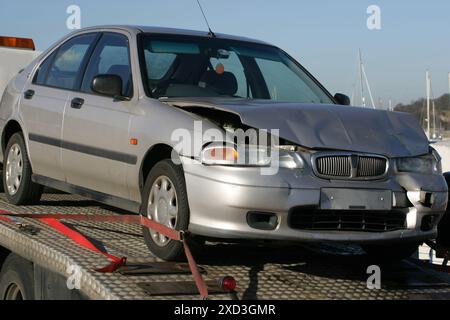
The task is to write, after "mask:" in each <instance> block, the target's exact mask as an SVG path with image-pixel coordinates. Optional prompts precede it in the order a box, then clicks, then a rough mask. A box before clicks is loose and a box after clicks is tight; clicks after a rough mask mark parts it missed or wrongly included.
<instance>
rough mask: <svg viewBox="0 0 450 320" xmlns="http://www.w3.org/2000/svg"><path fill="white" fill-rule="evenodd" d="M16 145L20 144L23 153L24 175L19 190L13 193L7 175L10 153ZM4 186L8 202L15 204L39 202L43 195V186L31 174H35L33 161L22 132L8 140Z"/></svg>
mask: <svg viewBox="0 0 450 320" xmlns="http://www.w3.org/2000/svg"><path fill="white" fill-rule="evenodd" d="M15 145H18V146H19V148H20V152H21V153H22V176H21V181H20V185H19V187H18V189H17V191H16V192H15V193H13V194H11V193H10V191H9V190H8V187H7V183H6V176H7V161H8V155H9V152H10V150H11V148H12V147H13V146H15ZM3 165H4V166H3V169H4V170H3V179H2V180H3V186H4V188H5V194H6V198H7V199H8V202H10V203H11V204H15V205H32V204H36V203H37V202H39V200H40V199H41V196H42V191H43V187H42V186H41V185H38V184H36V183H34V182H33V181H32V180H31V176H32V175H33V171H32V169H31V163H30V160H29V158H28V152H27V148H26V146H25V140H24V138H23V135H22V133H15V134H14V135H13V136H12V137H11V139H9V141H8V145H7V146H6V150H5V156H4V164H3Z"/></svg>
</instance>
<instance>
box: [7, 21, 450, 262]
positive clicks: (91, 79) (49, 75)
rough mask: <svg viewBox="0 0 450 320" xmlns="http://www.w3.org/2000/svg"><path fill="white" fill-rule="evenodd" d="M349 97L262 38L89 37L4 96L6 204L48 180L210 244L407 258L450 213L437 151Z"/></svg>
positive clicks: (411, 128)
mask: <svg viewBox="0 0 450 320" xmlns="http://www.w3.org/2000/svg"><path fill="white" fill-rule="evenodd" d="M349 103H350V102H349V99H348V97H346V96H345V95H342V94H337V95H335V96H332V95H331V94H330V93H329V92H328V91H327V90H326V89H325V88H324V87H323V86H321V85H320V84H319V82H318V81H317V80H316V79H314V78H313V77H312V75H311V74H309V73H308V72H307V71H306V70H305V69H304V68H303V67H302V66H301V65H300V64H299V63H298V62H296V61H295V60H294V59H293V58H291V57H290V56H289V55H288V54H287V53H285V52H284V51H282V50H280V49H279V48H277V47H274V46H272V45H270V44H267V43H264V42H260V41H255V40H251V39H246V38H240V37H234V36H227V35H221V34H212V33H204V32H194V31H185V30H173V29H162V28H149V27H134V26H107V27H95V28H88V29H83V30H81V31H77V32H75V33H72V34H70V35H69V36H67V37H65V38H64V39H63V40H61V41H60V42H58V43H57V44H56V45H54V46H52V47H51V48H50V49H48V50H47V51H46V52H44V53H43V54H42V55H41V56H40V57H39V58H37V59H36V60H35V61H34V62H33V63H32V64H31V65H30V66H28V67H27V68H26V69H25V70H23V71H22V72H20V73H19V74H18V75H17V76H16V77H15V78H14V79H13V80H12V81H11V83H10V84H9V85H8V87H7V89H6V90H5V93H4V95H3V98H2V101H1V107H0V129H1V133H2V136H1V144H2V148H1V150H2V153H1V157H0V161H1V162H2V163H3V184H4V188H5V190H6V196H7V198H8V200H9V201H10V202H11V203H13V204H16V205H26V204H32V203H36V202H37V201H39V199H40V197H41V193H42V188H43V186H48V187H52V188H56V189H60V190H63V191H66V192H69V193H74V194H80V195H83V196H86V197H90V198H92V199H95V200H97V201H100V202H103V203H106V204H109V205H112V206H116V207H119V208H123V209H126V210H129V211H132V212H135V213H140V214H141V215H145V216H148V217H149V218H151V219H153V220H155V221H158V222H160V223H162V224H165V225H167V226H169V227H170V228H175V229H178V230H187V231H190V232H191V233H192V235H194V236H195V237H196V238H197V239H199V242H200V240H201V239H209V238H213V239H227V240H230V239H234V240H236V239H239V240H242V239H246V240H251V239H252V240H274V241H280V240H281V241H294V242H304V241H333V242H344V243H358V244H362V245H363V248H364V249H365V250H366V251H367V252H368V253H369V254H374V255H382V256H384V257H392V258H402V257H405V256H407V255H410V254H411V253H412V252H413V251H414V250H416V249H417V245H418V244H419V243H421V242H422V241H424V240H426V239H432V238H435V237H436V233H437V224H438V222H439V220H440V218H441V216H442V215H443V214H444V212H445V209H446V206H447V196H448V187H447V184H446V182H445V180H444V178H443V177H442V172H441V171H442V170H441V167H440V158H439V155H438V154H437V153H436V152H435V151H434V150H433V149H432V148H431V147H430V146H429V142H428V139H427V137H426V136H425V134H424V132H423V130H422V128H421V127H420V125H419V123H418V122H417V121H416V120H415V119H414V118H413V117H412V116H411V115H408V114H404V113H396V112H387V111H382V110H368V109H364V108H354V107H349V106H346V105H348V104H349ZM255 137H256V140H255V139H254V138H255ZM238 138H240V139H238ZM143 232H144V236H145V240H146V243H147V244H148V247H149V249H150V250H151V251H152V252H153V253H154V254H155V255H157V256H158V257H160V258H162V259H166V260H175V259H179V258H180V257H181V256H182V254H183V251H182V246H181V244H180V243H178V242H175V241H171V240H169V239H168V238H167V237H165V236H164V235H161V234H159V233H157V232H154V231H151V230H148V229H144V231H143Z"/></svg>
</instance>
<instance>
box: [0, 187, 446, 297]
mask: <svg viewBox="0 0 450 320" xmlns="http://www.w3.org/2000/svg"><path fill="white" fill-rule="evenodd" d="M0 210H3V211H7V212H10V213H13V214H33V215H36V216H38V215H39V214H45V215H49V214H58V215H61V214H64V215H67V216H68V217H69V216H70V215H71V214H83V215H96V216H98V215H107V216H121V215H124V214H126V212H123V211H120V210H117V209H114V208H111V207H107V206H104V205H102V204H99V203H97V202H94V201H90V200H86V199H84V198H82V197H79V196H74V195H69V194H65V193H60V192H56V191H48V192H47V193H46V194H44V195H43V198H42V204H41V205H39V206H33V207H15V206H12V205H10V204H8V203H7V202H6V200H5V198H4V196H3V195H0ZM62 221H63V222H64V223H65V225H66V226H68V227H70V229H72V230H76V231H77V232H79V233H81V234H83V235H84V236H85V237H86V238H87V239H89V240H90V241H91V242H92V243H94V244H95V245H96V247H98V248H102V250H104V251H107V252H108V253H110V254H114V255H115V256H119V257H127V264H126V266H125V267H123V268H119V269H118V270H117V271H116V272H112V273H103V272H98V271H96V270H98V268H99V267H102V266H105V265H107V264H108V263H109V261H108V259H107V258H106V257H105V256H104V255H103V254H99V253H97V252H94V251H92V250H88V249H86V248H84V247H82V246H80V245H78V244H77V243H76V242H75V241H74V240H73V239H70V238H68V237H67V236H65V235H64V234H61V233H59V232H56V231H55V230H54V229H52V228H51V227H49V226H48V224H46V223H43V222H42V221H39V220H37V219H30V218H13V223H11V222H7V221H0V247H1V251H2V255H1V257H2V258H1V259H0V265H3V271H2V274H1V275H0V277H2V276H4V275H5V274H8V273H11V272H15V273H17V274H18V275H19V278H20V279H21V281H19V282H20V283H19V285H18V286H17V287H19V289H20V290H23V292H20V295H15V296H13V297H14V298H20V297H22V298H33V299H63V300H72V299H125V300H130V299H139V300H143V299H164V300H167V299H177V300H178V299H181V300H195V299H200V296H199V293H198V291H197V289H196V287H195V283H194V282H193V280H192V276H191V273H190V271H189V268H188V266H187V264H182V263H166V262H162V261H159V260H157V259H156V258H154V257H153V256H152V255H151V254H150V253H149V251H148V249H147V247H146V245H145V243H144V240H143V238H142V236H141V232H140V226H138V225H130V224H124V223H114V222H112V223H111V222H84V221H71V220H70V219H67V220H62ZM7 257H9V258H7ZM11 257H15V259H11ZM18 257H21V258H18ZM196 259H197V263H198V264H199V266H200V267H199V268H200V270H201V271H202V273H203V277H204V278H205V281H206V283H208V284H211V283H214V281H216V280H217V279H220V278H221V277H223V276H224V275H225V276H232V277H234V278H235V279H236V282H237V287H236V289H235V291H234V292H232V293H224V292H220V290H216V291H214V290H211V291H210V295H209V298H210V299H213V300H214V299H220V300H224V299H226V300H229V299H240V300H241V299H242V300H255V299H263V300H272V299H275V300H277V299H286V300H316V299H325V300H330V299H331V300H333V299H338V300H341V299H377V300H379V299H381V300H384V299H389V300H405V299H450V273H449V272H450V270H449V269H450V268H448V267H442V268H439V270H436V269H435V268H434V267H432V266H431V265H429V264H427V263H423V262H421V261H419V260H415V259H412V258H411V259H409V260H405V261H402V262H400V263H398V264H390V265H384V266H383V265H381V266H380V268H381V289H368V286H367V280H368V278H369V276H370V274H368V273H367V269H368V267H369V266H370V265H372V264H373V263H371V262H370V261H369V260H368V258H367V256H366V255H364V254H362V252H361V251H360V250H359V249H358V248H356V247H348V246H336V245H333V246H330V245H325V244H324V245H304V246H298V245H297V246H295V245H293V246H287V247H286V246H283V247H278V246H276V245H274V246H268V247H267V245H265V246H264V247H258V246H255V244H251V248H249V247H248V246H247V245H246V244H214V243H211V244H209V245H208V246H207V247H206V249H205V251H204V252H202V254H201V255H200V256H197V257H196ZM8 260H13V261H14V263H12V264H11V263H9V264H8ZM5 261H6V262H5ZM8 267H13V269H11V270H8ZM2 281H4V279H0V282H2ZM71 285H72V286H71ZM21 286H24V287H21ZM69 288H72V289H73V290H70V289H69ZM12 289H14V287H13V288H12ZM17 289H18V288H16V291H15V292H17ZM20 290H19V291H20ZM27 293H28V294H29V293H31V296H29V297H26V295H27Z"/></svg>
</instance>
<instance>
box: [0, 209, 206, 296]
mask: <svg viewBox="0 0 450 320" xmlns="http://www.w3.org/2000/svg"><path fill="white" fill-rule="evenodd" d="M11 218H29V219H37V220H39V221H41V222H44V223H46V224H47V225H48V226H50V227H51V228H53V229H55V230H56V231H58V232H59V233H61V234H63V235H65V236H67V237H68V238H70V239H71V240H73V241H74V242H75V243H77V244H78V245H79V246H81V247H83V248H86V249H88V250H91V251H94V252H96V253H99V254H102V255H104V256H105V257H107V258H108V259H109V260H110V261H111V264H110V265H108V266H106V267H103V268H101V269H98V270H96V271H97V272H102V273H111V272H115V271H116V270H117V269H119V268H120V267H122V266H124V265H125V264H126V258H125V257H123V258H119V257H116V256H114V255H111V254H109V253H107V252H104V251H102V250H100V249H99V248H97V247H96V246H95V245H94V244H93V243H92V242H91V241H89V240H88V239H87V238H86V237H85V236H83V235H82V234H80V233H79V232H77V231H75V230H73V229H71V228H69V227H67V226H66V225H64V224H62V223H61V222H59V221H58V220H74V221H85V222H113V223H114V222H115V223H126V224H137V225H141V226H144V227H147V228H149V229H152V230H153V231H156V232H158V233H160V234H162V235H164V236H166V237H168V238H170V239H172V240H175V241H181V242H182V243H183V247H184V251H185V254H186V258H187V260H188V264H189V268H190V270H191V273H192V277H193V278H194V281H195V284H196V286H197V289H198V291H199V293H200V295H201V296H202V298H204V299H207V298H208V295H209V293H208V287H207V285H206V283H205V281H204V280H203V277H202V275H201V273H200V271H199V269H198V266H197V263H196V262H195V259H194V257H193V255H192V252H191V250H190V248H189V245H188V244H187V239H186V235H187V233H184V232H182V231H177V230H173V229H170V228H168V227H166V226H164V225H162V224H160V223H157V222H155V221H153V220H150V219H148V218H146V217H143V216H137V215H121V216H119V215H86V214H14V213H11V212H8V211H4V210H0V221H5V222H10V223H11V222H13V221H12V220H11Z"/></svg>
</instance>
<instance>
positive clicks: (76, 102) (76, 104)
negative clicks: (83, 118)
mask: <svg viewBox="0 0 450 320" xmlns="http://www.w3.org/2000/svg"><path fill="white" fill-rule="evenodd" d="M83 104H84V99H81V98H74V99H72V102H71V104H70V106H71V107H72V108H74V109H81V107H82V106H83Z"/></svg>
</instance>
